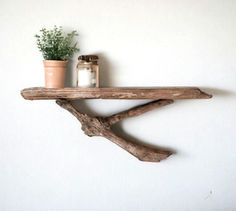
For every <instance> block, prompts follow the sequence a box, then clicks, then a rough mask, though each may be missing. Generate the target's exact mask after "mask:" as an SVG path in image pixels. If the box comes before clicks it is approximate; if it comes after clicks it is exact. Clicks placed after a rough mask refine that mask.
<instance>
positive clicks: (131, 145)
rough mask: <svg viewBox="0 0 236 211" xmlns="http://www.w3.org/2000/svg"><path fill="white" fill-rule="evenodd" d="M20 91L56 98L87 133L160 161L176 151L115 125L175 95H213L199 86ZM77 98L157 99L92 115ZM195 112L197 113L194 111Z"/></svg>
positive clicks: (142, 157) (35, 97)
mask: <svg viewBox="0 0 236 211" xmlns="http://www.w3.org/2000/svg"><path fill="white" fill-rule="evenodd" d="M21 95H22V96H23V97H24V98H25V99H27V100H55V99H56V103H57V104H58V105H59V106H61V107H62V108H64V109H66V110H67V111H69V112H70V113H71V114H73V115H74V116H75V117H76V118H77V119H78V120H79V121H80V123H81V125H82V127H81V129H82V130H83V131H84V133H85V134H86V135H88V136H90V137H91V136H102V137H105V138H106V139H108V140H110V141H112V142H113V143H115V144H116V145H118V146H119V147H121V148H123V149H124V150H126V151H127V152H129V153H130V154H132V155H133V156H135V157H136V158H138V159H139V160H141V161H148V162H158V161H161V160H163V159H166V158H167V157H169V156H170V155H171V154H172V153H173V152H172V151H170V150H165V149H162V148H156V147H152V146H147V145H144V144H142V143H138V142H134V141H130V140H126V139H124V138H122V137H120V136H118V135H117V134H116V133H115V132H114V131H113V130H112V125H114V124H116V123H117V122H119V121H121V120H123V119H125V118H128V117H135V116H138V115H141V114H143V113H145V112H148V111H151V110H153V109H156V108H160V107H163V106H166V105H169V104H171V103H173V102H174V100H175V99H208V98H211V97H212V95H210V94H207V93H205V92H203V91H201V90H200V89H199V88H197V87H145V88H141V87H110V88H63V89H48V88H42V87H33V88H27V89H23V90H22V91H21ZM76 99H153V100H154V101H152V102H149V103H146V104H143V105H140V106H136V107H134V108H130V109H128V110H125V111H122V112H120V113H117V114H113V115H111V116H108V117H101V116H98V117H93V116H90V115H88V114H85V113H82V112H81V111H80V110H79V109H78V108H76V106H75V105H74V103H73V101H74V100H76ZM193 115H194V113H193Z"/></svg>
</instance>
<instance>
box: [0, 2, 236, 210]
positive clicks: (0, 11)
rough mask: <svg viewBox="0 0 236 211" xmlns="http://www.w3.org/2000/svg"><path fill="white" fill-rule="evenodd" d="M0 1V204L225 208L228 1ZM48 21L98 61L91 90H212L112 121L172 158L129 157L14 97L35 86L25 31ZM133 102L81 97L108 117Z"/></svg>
mask: <svg viewBox="0 0 236 211" xmlns="http://www.w3.org/2000/svg"><path fill="white" fill-rule="evenodd" d="M0 3H1V6H0V28H1V32H0V42H1V46H0V73H1V75H0V77H1V83H0V96H1V98H0V99H1V106H0V108H1V109H0V111H1V114H0V115H1V116H0V126H1V127H0V210H1V211H13V210H14V211H28V210H29V211H31V210H32V211H42V210H46V211H48V210H50V211H51V210H52V211H54V210H55V211H67V210H70V211H73V210H82V211H90V210H91V211H94V210H96V211H97V210H98V211H126V210H127V211H133V210H134V211H143V210H145V211H157V210H158V211H159V210H161V211H185V210H186V211H195V210H196V211H199V210H201V211H218V210H219V211H222V210H223V211H224V210H227V211H231V210H236V201H235V196H236V183H235V180H236V153H235V152H236V132H235V118H236V109H235V106H236V98H235V96H236V95H235V92H236V83H235V82H236V78H235V77H236V72H235V70H236V62H235V56H236V41H235V40H236V12H235V11H236V1H235V0H199V1H195V0H178V1H176V0H124V1H115V0H100V1H96V0H90V1H87V0H57V1H56V0H51V1H49V0H40V1H36V0H34V1H32V0H19V1H16V0H1V2H0ZM53 25H58V26H59V25H61V26H63V27H64V28H65V29H66V30H67V31H70V30H73V29H76V30H78V31H79V34H80V36H79V38H78V40H79V46H80V49H81V51H80V54H90V53H96V54H98V55H99V56H100V61H101V77H102V79H101V81H102V85H103V86H198V87H200V88H202V89H203V90H204V91H207V92H209V93H211V94H213V95H214V97H213V98H212V99H210V100H182V101H177V102H176V103H175V104H172V105H169V106H167V107H164V108H161V109H160V110H155V111H152V112H149V113H146V114H144V115H142V116H140V117H137V118H132V119H127V120H125V121H124V122H123V123H122V124H121V125H120V127H122V128H123V129H124V131H125V132H126V133H127V134H129V135H131V136H133V137H137V138H138V139H139V140H142V141H145V142H146V143H151V144H154V145H159V146H163V147H168V148H171V149H173V150H175V151H176V154H175V155H173V156H171V157H170V158H168V159H167V160H165V161H163V162H160V163H145V162H140V161H138V160H137V159H135V158H134V157H132V156H130V155H129V154H128V153H127V152H125V151H123V150H122V149H120V148H119V147H117V146H116V145H114V144H112V143H111V142H109V141H107V140H105V139H103V138H97V137H93V138H89V137H87V136H85V135H84V134H83V132H82V131H81V130H80V123H79V122H78V121H77V120H76V119H75V118H74V117H73V116H72V115H71V114H69V113H68V112H67V111H65V110H63V109H61V108H60V107H59V106H57V105H56V104H55V102H53V101H26V100H24V99H23V98H22V97H21V95H20V90H21V89H23V88H26V87H32V86H43V85H44V74H43V66H42V57H41V54H40V53H39V52H38V50H37V47H36V42H35V38H34V35H35V34H36V33H38V32H39V29H41V28H42V27H47V28H48V27H49V28H50V27H53ZM76 57H77V55H75V58H74V63H72V64H71V66H70V67H71V68H70V70H68V77H67V85H68V84H69V81H71V80H72V78H73V71H74V70H73V69H74V66H75V63H76ZM71 84H74V82H73V83H71ZM140 102H143V101H116V100H113V101H105V100H93V101H89V102H86V103H87V106H88V108H89V109H93V110H95V111H96V113H98V114H104V115H108V114H112V113H113V112H116V111H120V110H123V109H125V108H128V107H131V106H133V105H137V104H139V103H140ZM81 107H82V109H85V108H86V105H85V104H84V105H81Z"/></svg>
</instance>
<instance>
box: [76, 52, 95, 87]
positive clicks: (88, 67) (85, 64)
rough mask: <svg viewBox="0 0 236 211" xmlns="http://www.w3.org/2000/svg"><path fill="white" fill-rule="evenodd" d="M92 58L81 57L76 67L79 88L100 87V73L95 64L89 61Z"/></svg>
mask: <svg viewBox="0 0 236 211" xmlns="http://www.w3.org/2000/svg"><path fill="white" fill-rule="evenodd" d="M88 58H91V56H90V55H89V56H80V57H79V62H78V64H77V66H76V70H77V86H78V87H85V88H89V87H98V82H97V80H98V72H97V68H95V65H94V62H93V61H89V60H88Z"/></svg>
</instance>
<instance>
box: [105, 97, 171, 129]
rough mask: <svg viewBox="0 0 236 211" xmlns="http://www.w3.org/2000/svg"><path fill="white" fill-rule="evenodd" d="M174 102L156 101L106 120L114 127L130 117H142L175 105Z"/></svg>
mask: <svg viewBox="0 0 236 211" xmlns="http://www.w3.org/2000/svg"><path fill="white" fill-rule="evenodd" d="M173 102H174V101H173V100H156V101H152V102H149V103H146V104H143V105H139V106H136V107H133V108H131V109H128V110H126V111H122V112H120V113H117V114H114V115H112V116H109V117H106V118H105V120H106V122H107V123H108V124H109V125H113V124H115V123H117V122H119V121H121V120H123V119H125V118H128V117H134V116H138V115H141V114H143V113H145V112H148V111H151V110H153V109H155V108H160V107H162V106H165V105H168V104H171V103H173Z"/></svg>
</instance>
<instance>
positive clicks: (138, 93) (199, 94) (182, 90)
mask: <svg viewBox="0 0 236 211" xmlns="http://www.w3.org/2000/svg"><path fill="white" fill-rule="evenodd" d="M21 95H22V96H23V97H24V98H25V99H27V100H43V99H44V100H46V99H62V98H63V99H68V100H75V99H155V100H156V99H207V98H211V97H212V96H211V95H209V94H207V93H205V92H203V91H201V90H200V89H199V88H197V87H147V88H140V87H110V88H63V89H54V88H53V89H52V88H42V87H35V88H28V89H24V90H22V91H21Z"/></svg>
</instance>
